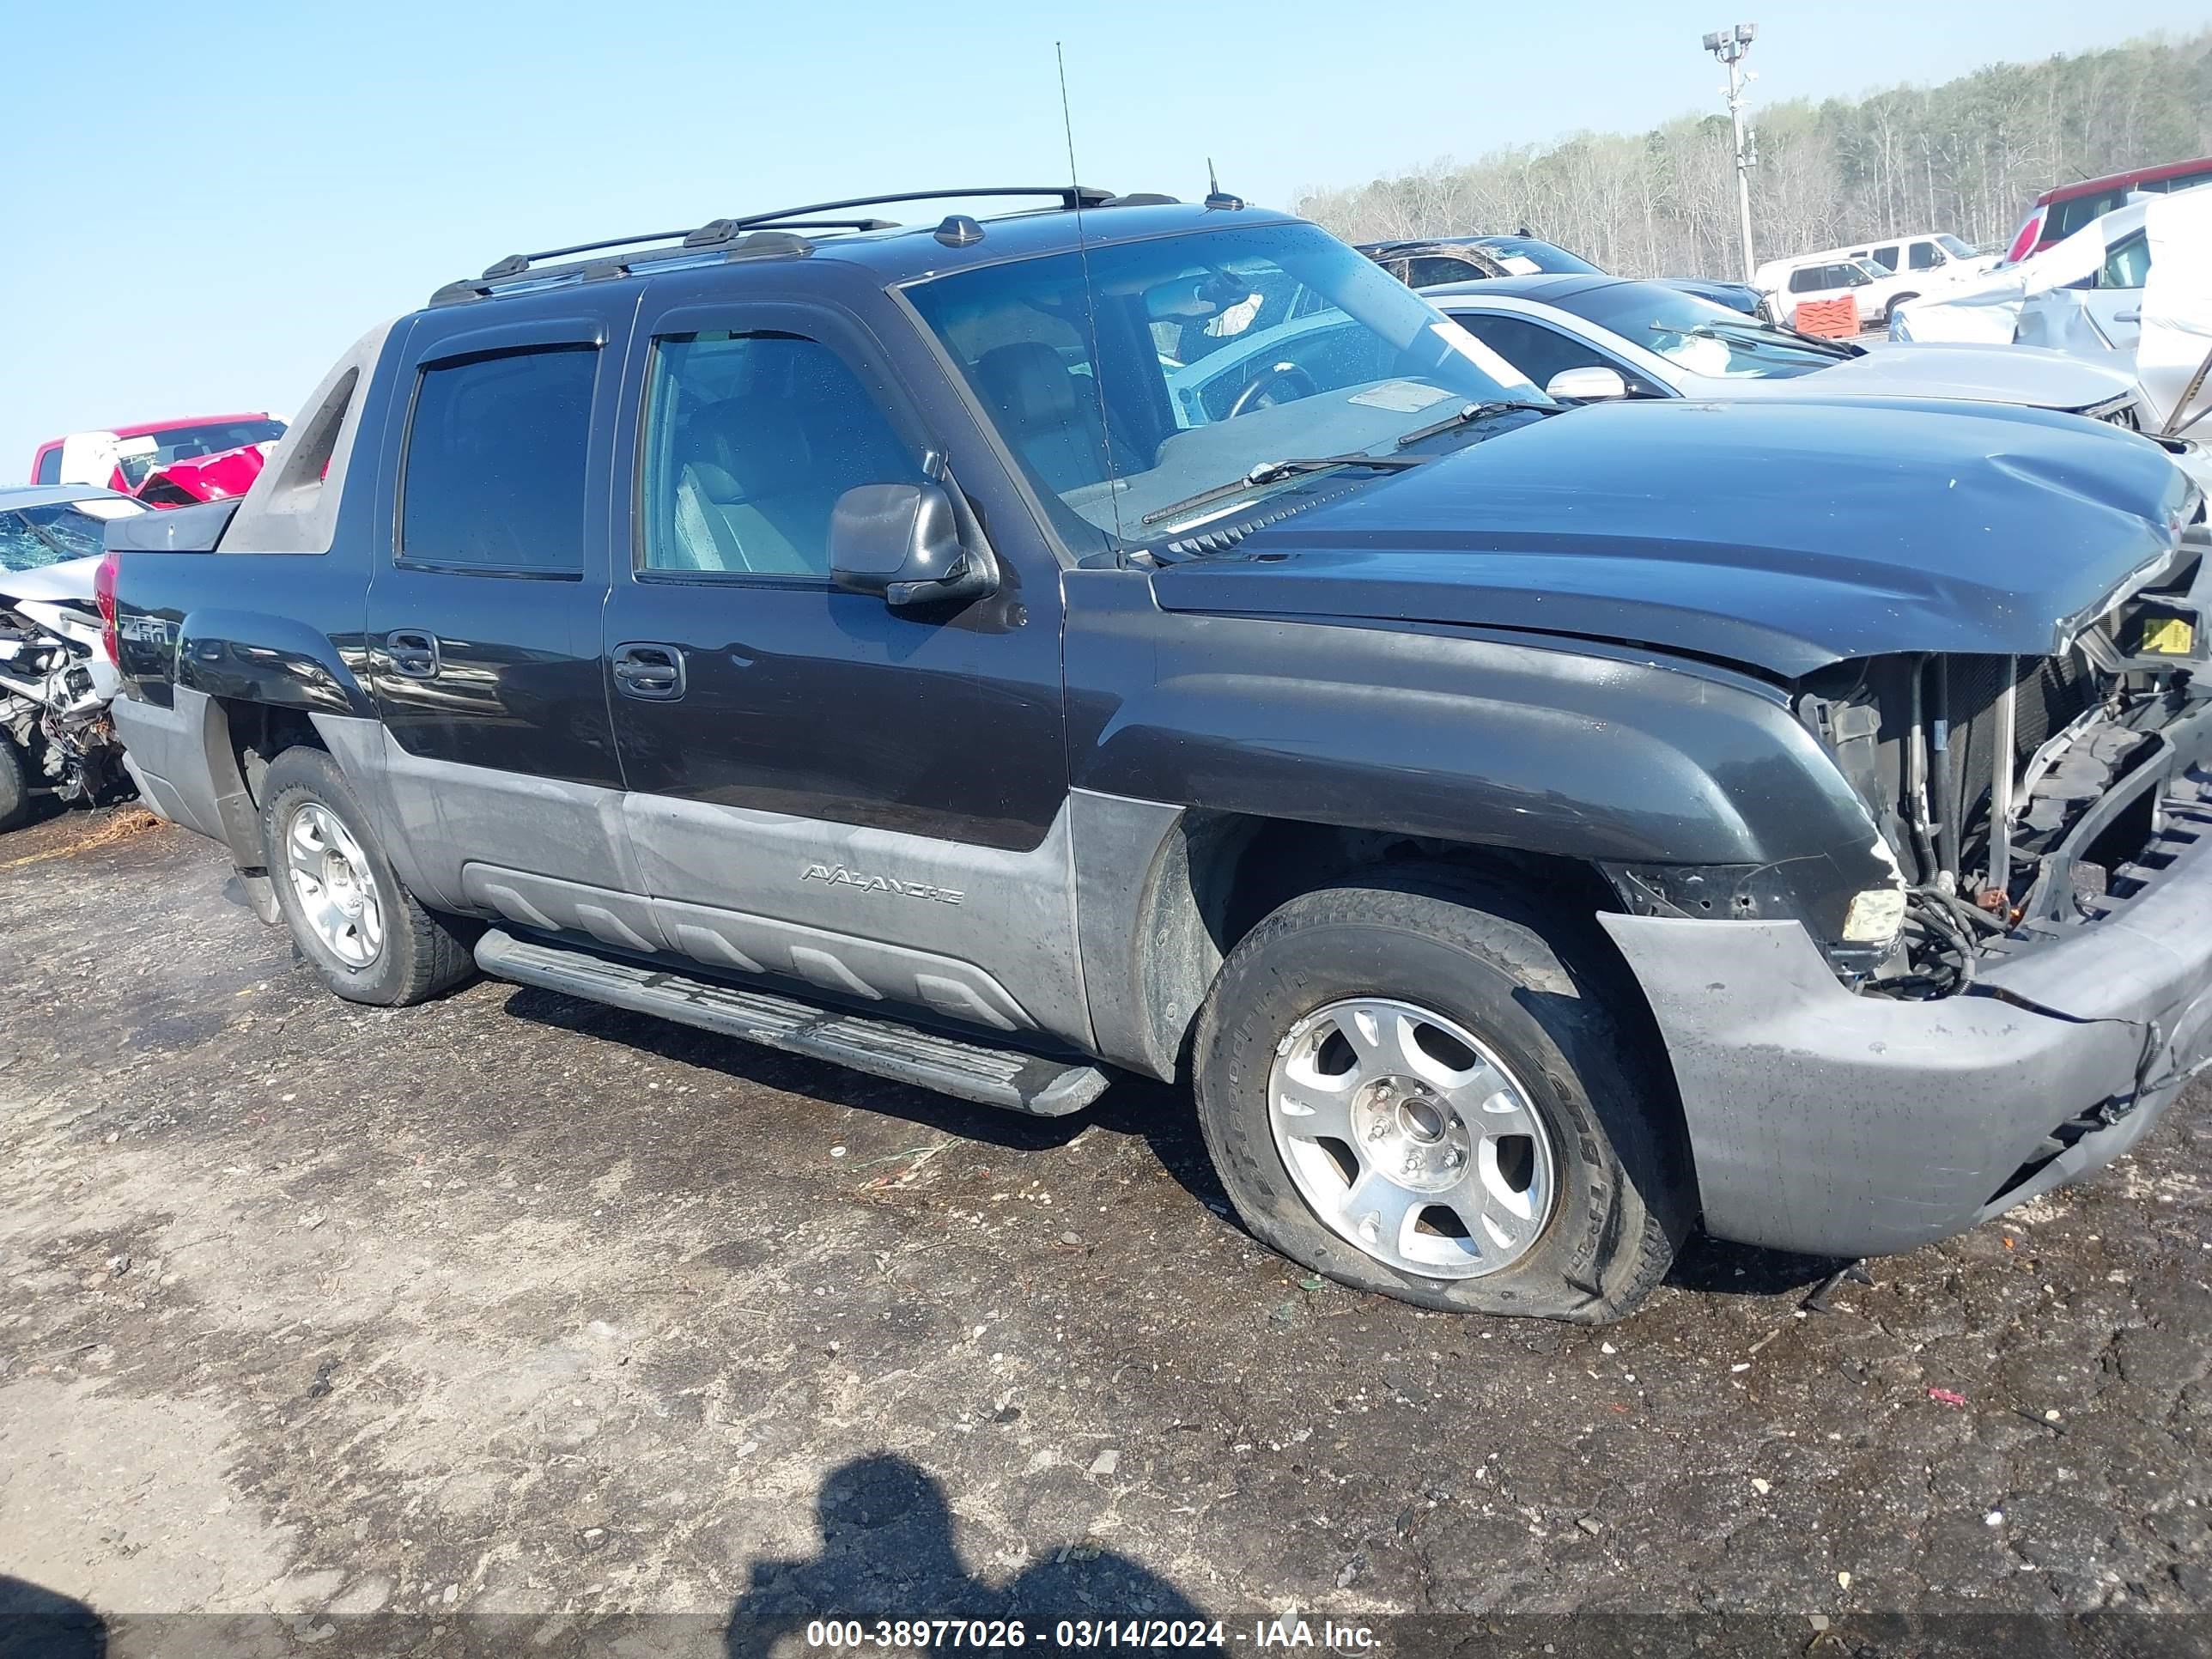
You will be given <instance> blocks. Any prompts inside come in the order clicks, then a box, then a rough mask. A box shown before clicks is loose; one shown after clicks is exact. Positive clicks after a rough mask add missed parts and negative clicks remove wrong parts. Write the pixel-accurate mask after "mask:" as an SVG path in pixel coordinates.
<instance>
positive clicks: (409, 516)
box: [398, 346, 599, 574]
mask: <svg viewBox="0 0 2212 1659" xmlns="http://www.w3.org/2000/svg"><path fill="white" fill-rule="evenodd" d="M598 371H599V350H598V349H597V348H596V347H592V346H560V347H554V348H550V349H540V350H532V351H510V352H502V353H500V354H498V355H496V356H483V357H464V358H458V359H455V360H453V361H452V362H436V363H432V364H429V365H428V367H426V368H424V369H423V370H422V378H421V380H420V381H419V382H418V383H417V385H416V391H415V407H414V410H413V413H412V414H411V415H410V417H409V419H408V424H407V456H406V461H405V467H404V471H403V472H402V473H401V475H400V485H399V490H400V495H399V549H398V551H399V556H400V557H401V558H403V559H405V560H408V561H410V562H415V563H422V564H435V565H453V566H459V567H461V568H471V569H479V570H499V571H510V572H546V573H549V574H566V573H568V572H572V571H574V572H580V571H581V570H582V569H583V568H584V467H585V462H586V458H587V455H588V453H589V448H590V441H591V426H592V378H593V376H594V375H595V374H597V373H598Z"/></svg>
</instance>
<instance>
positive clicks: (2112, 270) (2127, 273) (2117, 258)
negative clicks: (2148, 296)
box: [2097, 230, 2150, 288]
mask: <svg viewBox="0 0 2212 1659" xmlns="http://www.w3.org/2000/svg"><path fill="white" fill-rule="evenodd" d="M2148 276H2150V236H2149V234H2148V232H2146V231H2141V230H2138V231H2136V232H2134V233H2133V234H2130V235H2127V236H2123V237H2122V238H2121V239H2120V240H2118V241H2117V242H2115V243H2113V244H2112V246H2111V247H2110V248H2109V249H2108V250H2106V254H2105V263H2104V264H2102V265H2100V267H2098V270H2097V286H2098V287H2099V288H2141V287H2142V285H2143V283H2144V282H2145V280H2146V279H2147V278H2148Z"/></svg>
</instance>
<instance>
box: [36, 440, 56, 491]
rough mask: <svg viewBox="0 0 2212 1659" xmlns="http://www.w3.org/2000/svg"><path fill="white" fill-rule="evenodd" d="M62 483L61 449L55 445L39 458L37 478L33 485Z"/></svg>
mask: <svg viewBox="0 0 2212 1659" xmlns="http://www.w3.org/2000/svg"><path fill="white" fill-rule="evenodd" d="M61 481H62V447H61V446H60V445H59V444H56V445H55V446H54V447H52V449H49V450H48V451H46V453H45V454H43V455H41V456H40V457H39V476H38V477H35V478H33V479H32V480H31V482H32V483H60V482H61Z"/></svg>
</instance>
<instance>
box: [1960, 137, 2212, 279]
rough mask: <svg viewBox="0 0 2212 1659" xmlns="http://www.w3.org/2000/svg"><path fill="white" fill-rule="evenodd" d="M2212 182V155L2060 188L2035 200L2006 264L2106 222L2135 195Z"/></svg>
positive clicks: (2114, 174)
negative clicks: (2093, 222)
mask: <svg viewBox="0 0 2212 1659" xmlns="http://www.w3.org/2000/svg"><path fill="white" fill-rule="evenodd" d="M2203 184H2212V155H2201V156H2199V157H2197V160H2195V161H2169V162H2167V163H2166V165H2165V166H2164V167H2136V168H2135V169H2133V170H2132V171H2130V172H2127V173H2106V175H2105V176H2104V177H2103V178H2101V179H2082V180H2081V182H2080V183H2079V184H2072V185H2059V186H2057V188H2056V189H2054V190H2046V191H2044V192H2043V194H2042V195H2040V196H2039V197H2036V198H2035V205H2034V206H2033V207H2032V208H2030V209H2028V210H2027V218H2026V219H2025V220H2024V221H2022V222H2021V227H2020V228H2019V229H2018V230H2017V231H2015V233H2014V234H2013V239H2012V246H2010V247H2008V248H2007V249H2006V250H2005V257H2004V262H2005V264H2008V265H2016V264H2019V263H2020V262H2021V260H2022V259H2025V258H2027V257H2028V255H2029V254H2031V253H2040V252H2043V250H2044V249H2045V248H2047V247H2049V246H2051V244H2052V243H2054V242H2063V241H2064V240H2066V239H2067V238H2068V237H2069V236H2071V235H2072V234H2074V233H2075V231H2077V230H2079V229H2081V227H2082V226H2084V225H2086V224H2087V223H2088V222H2090V221H2091V220H2093V219H2101V218H2103V217H2104V216H2106V214H2108V213H2110V212H2111V211H2112V210H2113V209H2114V208H2118V207H2125V206H2126V205H2127V200H2128V194H2129V192H2130V191H2138V190H2148V191H2156V192H2158V193H2159V194H2160V195H2163V194H2165V193H2166V191H2176V190H2186V189H2187V188H2188V187H2189V186H2190V185H2203Z"/></svg>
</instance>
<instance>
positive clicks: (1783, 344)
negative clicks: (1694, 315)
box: [1654, 323, 1858, 358]
mask: <svg viewBox="0 0 2212 1659" xmlns="http://www.w3.org/2000/svg"><path fill="white" fill-rule="evenodd" d="M1654 326H1655V327H1656V324H1655V325H1654ZM1683 332H1685V333H1686V334H1688V335H1690V336H1691V337H1693V338H1698V339H1705V340H1718V341H1720V342H1721V343H1723V344H1724V345H1726V344H1735V345H1744V346H1749V347H1750V348H1751V349H1753V350H1754V351H1814V352H1818V353H1819V354H1820V356H1824V357H1839V358H1840V357H1856V356H1858V350H1857V348H1856V347H1853V346H1847V345H1845V344H1844V343H1843V342H1842V341H1840V340H1824V339H1822V338H1820V337H1819V336H1818V335H1815V334H1800V333H1799V332H1797V331H1796V329H1794V328H1793V329H1787V330H1784V329H1770V328H1765V327H1763V326H1761V325H1759V324H1756V323H1743V324H1736V323H1699V325H1697V326H1696V327H1695V328H1692V329H1686V330H1684V331H1683Z"/></svg>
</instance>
